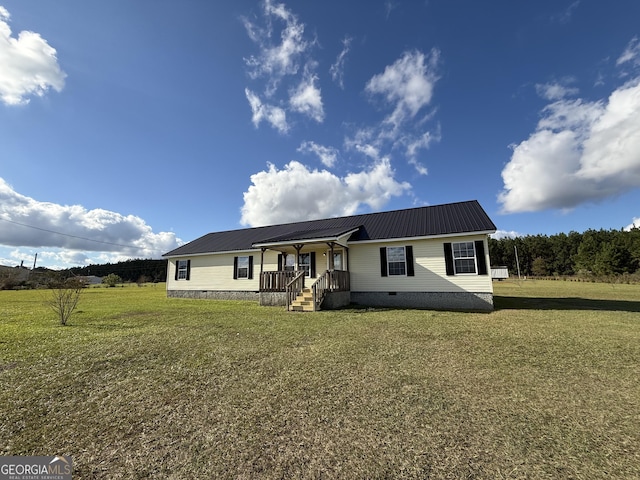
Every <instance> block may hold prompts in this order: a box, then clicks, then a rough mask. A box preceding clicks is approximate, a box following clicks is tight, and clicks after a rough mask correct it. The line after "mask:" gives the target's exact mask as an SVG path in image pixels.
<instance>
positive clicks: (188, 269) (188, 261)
mask: <svg viewBox="0 0 640 480" xmlns="http://www.w3.org/2000/svg"><path fill="white" fill-rule="evenodd" d="M190 279H191V260H187V280H190Z"/></svg>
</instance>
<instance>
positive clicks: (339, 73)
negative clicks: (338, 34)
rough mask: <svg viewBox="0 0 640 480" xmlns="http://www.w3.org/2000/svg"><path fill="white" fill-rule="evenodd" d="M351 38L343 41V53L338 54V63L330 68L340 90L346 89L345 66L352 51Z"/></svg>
mask: <svg viewBox="0 0 640 480" xmlns="http://www.w3.org/2000/svg"><path fill="white" fill-rule="evenodd" d="M351 41H352V39H351V38H350V37H345V38H344V39H343V40H342V51H341V52H340V53H339V54H338V58H336V62H335V63H334V64H333V65H331V67H330V68H329V73H330V74H331V78H332V79H333V81H334V82H336V83H337V84H338V85H340V88H342V89H344V66H345V62H346V58H347V54H348V53H349V50H350V49H351Z"/></svg>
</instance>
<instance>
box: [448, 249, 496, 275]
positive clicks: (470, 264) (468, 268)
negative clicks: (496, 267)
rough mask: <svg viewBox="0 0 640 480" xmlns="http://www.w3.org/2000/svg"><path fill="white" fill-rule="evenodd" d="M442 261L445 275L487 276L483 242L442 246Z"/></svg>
mask: <svg viewBox="0 0 640 480" xmlns="http://www.w3.org/2000/svg"><path fill="white" fill-rule="evenodd" d="M444 261H445V265H446V270H447V275H449V276H451V275H459V274H467V275H468V274H476V273H477V274H478V275H488V274H489V272H488V271H487V270H488V269H487V258H486V255H485V253H484V241H483V240H476V241H474V242H458V243H445V244H444Z"/></svg>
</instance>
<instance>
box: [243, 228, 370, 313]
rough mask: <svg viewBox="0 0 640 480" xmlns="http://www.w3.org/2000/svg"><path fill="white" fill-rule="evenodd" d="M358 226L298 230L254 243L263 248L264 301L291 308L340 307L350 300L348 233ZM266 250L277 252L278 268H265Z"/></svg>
mask: <svg viewBox="0 0 640 480" xmlns="http://www.w3.org/2000/svg"><path fill="white" fill-rule="evenodd" d="M356 231H358V228H356V229H353V228H350V229H348V230H346V231H345V230H344V228H342V229H332V230H327V229H325V230H323V231H309V232H299V233H298V234H296V235H295V238H276V239H271V240H268V241H265V242H260V243H257V244H254V245H253V247H254V248H260V250H261V256H260V275H259V282H260V283H259V295H260V304H261V305H285V306H286V307H287V310H292V311H317V310H320V309H323V308H328V309H331V308H339V307H342V306H346V305H348V304H349V303H350V301H351V297H350V291H351V285H350V274H349V247H348V246H347V241H348V239H349V237H350V236H351V235H352V234H353V233H354V232H356ZM267 250H272V251H277V252H278V265H277V270H275V271H265V270H264V256H265V252H266V251H267Z"/></svg>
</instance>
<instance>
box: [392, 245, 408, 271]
mask: <svg viewBox="0 0 640 480" xmlns="http://www.w3.org/2000/svg"><path fill="white" fill-rule="evenodd" d="M392 250H393V251H396V254H397V252H398V251H400V250H402V260H391V259H392V258H395V257H393V256H392V254H391V251H392ZM398 258H399V257H398ZM391 264H394V265H398V266H399V265H400V264H402V265H403V267H402V272H399V270H397V267H395V266H394V267H393V268H391ZM387 275H388V276H390V277H392V276H393V277H406V276H407V250H406V249H405V247H404V246H402V247H387Z"/></svg>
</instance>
